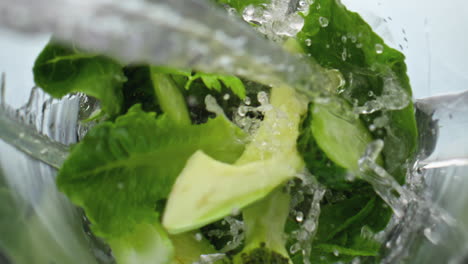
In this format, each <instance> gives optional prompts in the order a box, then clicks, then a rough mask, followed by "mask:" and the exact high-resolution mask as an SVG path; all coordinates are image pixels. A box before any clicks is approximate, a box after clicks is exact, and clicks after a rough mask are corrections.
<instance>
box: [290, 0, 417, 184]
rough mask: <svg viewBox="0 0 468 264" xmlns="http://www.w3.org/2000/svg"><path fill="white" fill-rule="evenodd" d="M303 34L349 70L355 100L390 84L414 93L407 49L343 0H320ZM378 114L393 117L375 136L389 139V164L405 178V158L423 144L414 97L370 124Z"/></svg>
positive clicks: (304, 41) (321, 56)
mask: <svg viewBox="0 0 468 264" xmlns="http://www.w3.org/2000/svg"><path fill="white" fill-rule="evenodd" d="M318 6H320V8H318ZM297 38H298V41H299V42H300V44H301V46H302V48H303V50H304V52H305V53H306V54H310V56H312V57H313V58H314V59H315V60H316V61H317V62H318V63H319V64H321V65H322V66H324V67H327V68H331V69H338V70H339V71H340V72H341V73H342V74H343V76H344V78H345V80H346V85H345V87H344V89H343V91H344V92H343V93H342V95H343V97H344V98H346V99H347V100H348V101H349V102H350V103H351V104H353V103H357V104H358V105H360V106H362V105H364V104H365V103H366V102H368V101H370V100H372V99H373V98H374V96H381V95H383V94H385V93H387V91H386V89H387V90H388V89H394V90H396V91H400V90H398V89H399V88H400V87H401V88H402V89H403V92H404V93H406V95H405V94H401V93H400V94H399V95H400V96H403V97H405V96H406V97H407V98H410V96H411V88H410V85H409V79H408V76H407V75H406V65H405V63H404V59H405V57H404V55H403V54H401V53H400V52H398V51H397V50H395V49H392V48H390V47H389V46H387V45H385V44H384V42H383V40H382V39H381V38H380V37H379V36H378V35H377V34H375V33H374V32H373V31H372V29H371V27H370V26H369V25H368V24H367V23H366V22H365V21H364V20H363V19H362V18H361V17H360V16H359V15H358V14H357V13H354V12H351V11H349V10H347V9H346V7H344V6H343V5H342V4H341V2H340V1H338V0H316V1H314V3H313V4H312V5H311V6H310V12H309V13H308V14H307V15H306V16H305V25H304V28H303V29H302V31H301V32H300V33H299V34H298V35H297ZM400 92H401V91H400ZM393 99H395V98H393ZM400 101H401V100H400ZM377 117H384V118H385V119H387V120H388V123H387V125H386V126H385V127H386V129H376V130H375V131H373V132H372V133H373V136H374V138H381V139H383V140H384V142H385V147H384V150H383V156H384V161H385V168H386V169H387V170H388V171H389V173H390V174H392V175H394V176H395V177H396V178H397V180H398V181H399V182H400V183H402V182H403V181H404V176H405V168H404V166H402V164H404V163H405V162H406V160H407V159H410V158H412V156H413V154H414V152H415V150H416V144H417V128H416V122H415V118H414V108H413V104H412V102H411V101H410V102H409V104H408V105H407V106H406V107H404V108H403V109H400V110H381V111H377V112H376V113H374V114H372V115H364V116H362V117H361V118H362V119H363V121H364V122H365V124H366V126H370V125H371V124H373V122H374V120H375V118H377ZM396 146H398V147H396Z"/></svg>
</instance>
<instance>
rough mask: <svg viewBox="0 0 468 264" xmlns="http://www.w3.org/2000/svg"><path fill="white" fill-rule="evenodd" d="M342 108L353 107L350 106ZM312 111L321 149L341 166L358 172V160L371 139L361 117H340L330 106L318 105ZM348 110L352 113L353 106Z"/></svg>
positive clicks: (314, 130) (313, 127) (315, 136)
mask: <svg viewBox="0 0 468 264" xmlns="http://www.w3.org/2000/svg"><path fill="white" fill-rule="evenodd" d="M343 104H346V103H345V102H343ZM343 107H346V108H350V107H349V106H348V105H344V106H343ZM312 111H313V112H312V113H313V114H312V133H313V135H314V138H316V139H318V140H317V144H318V145H319V147H320V149H322V150H323V152H325V154H327V156H328V157H329V158H330V159H331V160H332V161H333V162H335V163H336V164H338V165H340V166H341V167H343V168H346V169H349V170H350V171H353V172H356V171H358V170H359V165H358V161H359V159H360V158H361V157H362V156H363V155H364V152H365V150H366V147H367V145H368V144H369V143H370V142H371V141H372V136H371V135H370V133H369V131H368V130H367V129H366V127H365V126H364V125H363V124H362V121H361V120H360V119H359V118H343V117H340V116H338V115H337V114H335V113H333V111H332V109H330V106H329V105H319V104H316V105H314V106H313V110H312ZM345 111H347V112H351V109H349V110H348V109H345Z"/></svg>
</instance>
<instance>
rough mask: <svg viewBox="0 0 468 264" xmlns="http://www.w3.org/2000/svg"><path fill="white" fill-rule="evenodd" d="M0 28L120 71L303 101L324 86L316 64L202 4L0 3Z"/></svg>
mask: <svg viewBox="0 0 468 264" xmlns="http://www.w3.org/2000/svg"><path fill="white" fill-rule="evenodd" d="M0 25H3V26H6V27H7V28H10V29H12V30H16V31H18V32H24V33H27V34H32V33H35V32H47V33H53V34H54V36H55V38H57V39H60V40H62V41H66V42H72V43H74V44H75V45H77V46H78V47H81V48H84V49H87V50H91V51H96V52H99V53H102V54H107V55H110V56H112V57H114V58H117V59H120V60H121V61H123V62H125V63H126V64H130V63H143V62H145V63H149V64H153V65H161V64H162V65H167V66H173V67H179V68H192V69H197V70H200V71H206V72H217V73H228V74H232V75H239V76H243V77H245V78H247V79H250V80H254V81H257V82H260V83H263V84H266V85H272V84H284V83H287V84H290V85H293V86H294V87H296V89H298V90H299V91H301V92H302V93H305V94H307V95H308V96H310V97H315V96H320V95H321V94H322V93H324V92H325V91H327V89H326V88H327V86H328V85H329V76H328V73H327V72H326V71H324V69H323V68H322V67H320V66H319V65H318V64H317V63H313V62H307V63H306V62H304V61H302V60H301V59H300V58H298V57H296V56H294V55H291V54H289V53H287V52H286V51H284V50H283V49H282V48H281V47H280V46H279V45H277V44H275V43H272V42H271V41H268V40H266V39H264V38H262V37H261V36H259V35H258V34H257V33H256V32H255V31H254V30H253V29H252V28H251V27H250V26H249V25H247V24H245V23H242V22H241V21H240V19H236V18H234V17H230V16H226V12H225V10H222V9H221V8H216V7H214V6H213V5H212V4H210V3H208V1H200V0H184V1H182V0H177V1H174V0H160V1H149V0H133V1H109V0H85V1H71V0H69V1H61V0H16V1H7V0H2V1H0Z"/></svg>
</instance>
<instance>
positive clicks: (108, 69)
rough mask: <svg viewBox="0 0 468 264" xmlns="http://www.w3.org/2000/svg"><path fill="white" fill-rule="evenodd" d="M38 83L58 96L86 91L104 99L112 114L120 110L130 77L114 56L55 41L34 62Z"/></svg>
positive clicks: (107, 109) (103, 104)
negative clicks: (97, 53)
mask: <svg viewBox="0 0 468 264" xmlns="http://www.w3.org/2000/svg"><path fill="white" fill-rule="evenodd" d="M33 72H34V81H35V82H36V85H38V86H39V87H41V88H42V89H43V90H44V91H46V92H47V93H49V94H50V95H52V96H53V97H56V98H61V97H63V96H65V95H67V94H69V93H72V92H83V93H86V94H87V95H90V96H93V97H96V98H97V99H99V100H100V101H101V105H102V109H103V110H104V112H106V113H108V114H109V115H111V116H113V115H117V114H120V112H121V109H122V104H123V95H122V85H123V83H124V82H125V80H126V78H125V75H124V73H123V70H122V66H121V65H120V64H119V63H117V62H115V61H114V60H112V59H110V58H107V57H104V56H100V55H96V54H91V53H86V52H82V51H78V50H76V49H73V48H68V47H65V46H63V45H60V44H58V43H55V42H53V41H51V42H50V43H49V44H47V46H46V47H45V48H44V50H43V51H42V52H41V54H40V55H39V57H38V58H37V59H36V62H35V63H34V68H33Z"/></svg>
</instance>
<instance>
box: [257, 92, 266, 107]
mask: <svg viewBox="0 0 468 264" xmlns="http://www.w3.org/2000/svg"><path fill="white" fill-rule="evenodd" d="M257 101H258V102H259V103H260V104H261V105H266V104H268V94H267V93H266V92H264V91H261V92H259V93H258V94H257Z"/></svg>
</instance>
